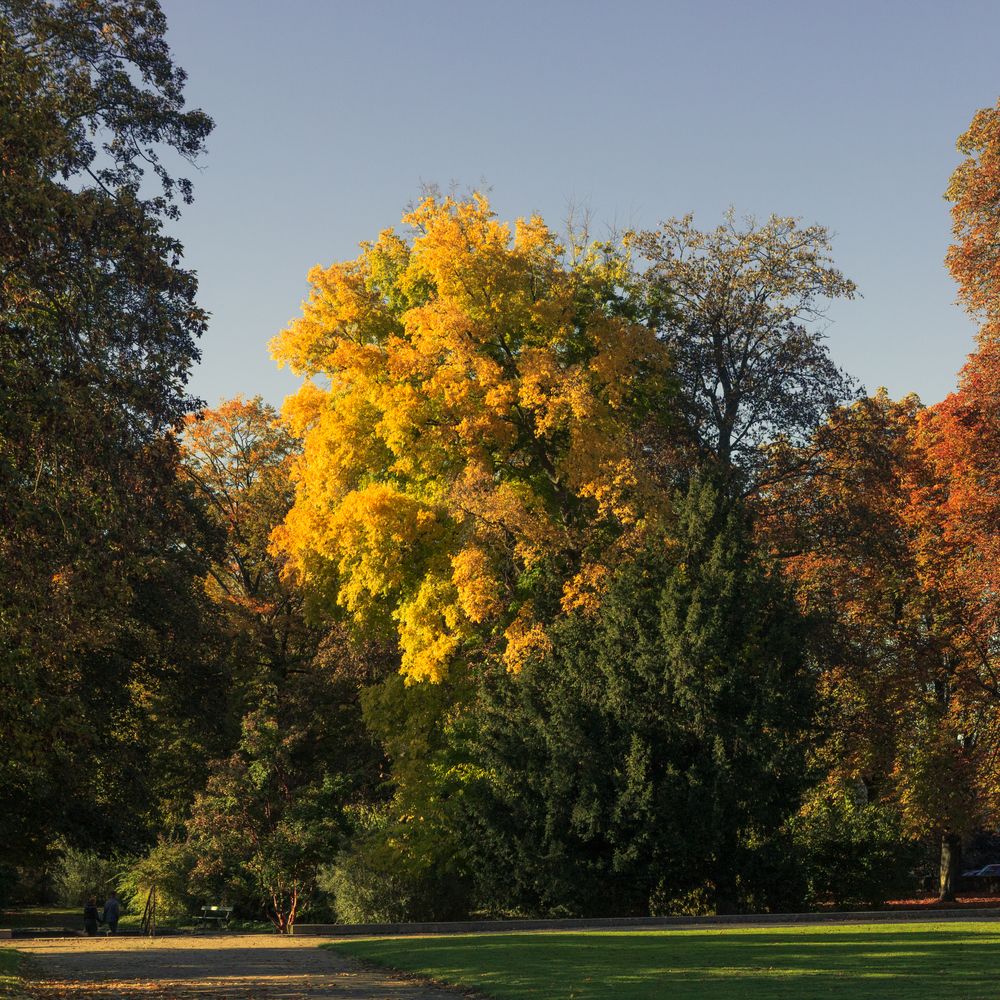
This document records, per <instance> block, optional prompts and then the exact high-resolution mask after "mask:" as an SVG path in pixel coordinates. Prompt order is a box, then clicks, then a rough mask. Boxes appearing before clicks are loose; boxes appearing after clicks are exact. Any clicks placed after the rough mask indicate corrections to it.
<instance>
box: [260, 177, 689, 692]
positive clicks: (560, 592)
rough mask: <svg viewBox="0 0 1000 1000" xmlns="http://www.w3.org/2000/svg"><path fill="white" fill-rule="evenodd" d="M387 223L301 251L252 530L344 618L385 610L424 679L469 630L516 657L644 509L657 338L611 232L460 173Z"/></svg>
mask: <svg viewBox="0 0 1000 1000" xmlns="http://www.w3.org/2000/svg"><path fill="white" fill-rule="evenodd" d="M403 223H404V225H406V226H408V227H410V230H411V232H410V234H409V235H408V236H402V235H400V234H399V233H397V232H396V231H394V230H386V231H384V232H383V233H382V234H381V235H380V236H379V238H378V240H376V241H375V242H373V243H364V244H362V245H361V254H360V255H359V256H358V257H357V258H356V259H355V260H352V261H346V262H343V263H339V264H334V265H333V266H332V267H329V268H319V267H317V268H315V269H314V270H313V271H312V272H311V273H310V275H309V280H310V283H311V285H312V290H311V293H310V296H309V298H308V300H307V301H306V302H305V303H304V305H303V312H302V315H301V317H300V318H298V319H296V320H295V321H293V322H292V323H291V324H290V326H289V327H288V328H287V329H286V330H285V331H284V332H283V333H281V334H280V335H279V336H278V337H277V338H276V339H275V341H274V342H273V344H272V351H273V353H274V356H275V358H276V359H277V361H278V362H279V364H282V365H288V366H289V367H290V368H291V369H292V371H293V372H294V373H296V374H297V375H299V376H302V377H303V378H304V380H305V381H304V384H303V385H302V386H301V388H300V389H299V391H298V392H297V393H296V394H294V395H293V396H291V397H290V398H289V399H288V401H287V402H286V405H285V410H284V418H285V420H286V422H287V424H288V426H289V427H290V429H291V430H292V432H293V433H294V434H295V435H297V436H298V437H300V438H301V439H302V441H303V451H302V455H301V457H299V458H298V459H297V461H296V465H295V469H294V480H295V487H296V497H295V503H294V505H293V507H292V510H291V512H290V513H289V515H288V517H287V519H286V520H285V522H284V524H283V525H282V526H281V527H280V528H279V529H278V530H277V531H276V532H275V534H274V536H273V545H274V546H275V548H276V549H277V550H279V551H280V552H281V553H282V554H283V555H285V556H287V557H288V563H289V565H290V566H291V567H292V569H293V571H294V572H295V573H297V575H298V576H299V578H300V579H301V580H302V581H304V582H305V583H306V585H308V586H310V587H311V588H313V589H315V590H317V591H318V592H319V593H320V594H321V595H324V596H325V598H326V599H327V600H328V601H329V602H330V603H333V602H336V604H338V605H340V606H341V607H342V608H343V609H345V610H346V612H348V613H349V614H350V615H352V616H353V617H354V618H355V620H357V621H358V622H359V623H363V624H365V625H366V626H367V627H373V626H377V625H382V626H385V625H391V626H393V627H394V628H395V629H396V630H397V632H398V636H399V642H400V648H401V651H402V670H403V673H404V674H405V675H406V676H407V677H408V678H409V679H412V680H424V679H430V680H437V679H440V678H441V677H443V676H444V674H445V673H446V671H447V668H448V665H449V662H451V661H452V660H453V659H454V657H455V656H456V654H457V653H459V651H460V650H462V649H463V648H471V647H469V645H468V644H469V643H470V641H475V642H478V643H487V644H491V645H492V646H493V647H494V648H496V649H498V650H501V651H502V652H503V655H504V656H505V657H506V660H507V663H508V666H509V667H510V668H511V669H517V668H518V666H519V665H520V663H521V662H523V660H524V659H525V657H527V656H529V655H531V654H532V652H534V651H537V650H538V649H540V648H544V647H545V645H546V643H547V641H548V640H547V634H546V626H547V624H548V623H549V622H550V621H551V620H552V618H553V617H554V616H555V615H558V614H559V613H561V611H563V610H570V609H576V608H586V607H588V606H590V605H593V604H594V603H595V599H596V597H597V595H599V592H600V588H601V585H602V581H603V579H604V577H605V576H606V572H607V569H608V567H610V566H612V565H614V563H615V562H616V561H618V560H620V559H622V558H624V557H625V556H626V555H627V554H628V553H629V552H630V551H632V550H633V549H634V547H635V546H637V545H638V544H641V543H642V542H644V541H645V540H647V539H648V537H650V533H651V532H652V533H655V532H658V531H661V530H662V523H661V521H662V516H663V514H664V512H665V510H666V506H667V500H666V497H667V494H668V489H667V487H666V485H665V484H661V483H660V482H659V480H658V477H657V475H656V472H655V469H656V467H657V466H656V465H655V464H654V458H655V459H660V460H662V455H655V456H654V455H653V454H652V451H653V449H651V448H650V447H648V446H644V444H643V442H644V441H647V442H648V441H650V440H654V439H655V440H662V438H663V434H662V433H657V434H651V433H650V430H649V428H650V425H651V424H662V423H663V422H664V421H665V420H666V414H667V412H668V410H669V400H670V399H671V393H672V390H671V382H670V378H669V359H668V356H667V353H666V350H665V348H664V346H663V345H662V343H661V342H660V341H659V340H658V339H657V338H656V336H655V335H654V333H653V332H652V331H651V329H650V327H649V325H647V324H645V323H643V322H642V320H641V317H640V316H638V315H636V314H635V313H634V312H632V311H630V307H629V306H628V305H627V303H628V302H629V301H631V299H630V297H629V296H626V295H625V294H623V293H624V290H625V288H626V287H627V284H628V282H629V281H630V273H631V271H630V268H629V265H628V261H627V259H626V258H625V257H624V256H623V254H622V253H620V252H619V251H618V250H617V249H616V248H615V247H613V246H611V245H609V244H586V243H583V242H582V241H581V242H580V243H579V244H578V245H573V246H570V248H569V249H568V250H567V248H566V247H564V246H563V245H561V244H560V242H559V241H558V240H557V238H556V237H555V235H554V234H553V233H552V231H551V230H550V229H549V228H548V227H547V226H546V225H545V223H544V222H543V221H542V219H540V218H538V217H537V216H535V217H532V218H529V219H519V220H518V221H517V222H516V223H515V224H514V225H513V226H510V225H508V224H505V223H503V222H501V221H500V220H498V219H497V217H496V216H495V214H494V213H493V212H492V211H491V209H490V206H489V204H488V202H487V200H486V198H484V197H483V196H481V195H478V194H476V195H473V196H471V197H469V198H465V199H455V198H434V197H428V198H426V199H425V200H423V201H422V202H421V203H420V204H419V205H418V206H417V207H416V208H415V209H414V210H413V211H412V212H410V213H408V214H407V215H405V216H404V218H403ZM661 464H662V463H661Z"/></svg>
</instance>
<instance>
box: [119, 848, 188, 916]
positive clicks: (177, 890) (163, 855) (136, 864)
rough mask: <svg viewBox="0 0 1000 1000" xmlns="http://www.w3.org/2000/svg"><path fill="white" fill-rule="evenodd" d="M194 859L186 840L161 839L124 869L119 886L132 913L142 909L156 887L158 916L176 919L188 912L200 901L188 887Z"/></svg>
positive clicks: (139, 911)
mask: <svg viewBox="0 0 1000 1000" xmlns="http://www.w3.org/2000/svg"><path fill="white" fill-rule="evenodd" d="M195 860H196V858H195V855H194V852H193V850H192V849H191V847H190V846H189V845H188V844H187V843H186V842H184V841H169V840H161V841H160V842H159V843H158V844H157V845H156V846H155V847H154V848H153V849H152V850H151V851H149V853H148V854H146V855H144V856H143V857H141V858H137V859H135V860H134V861H132V862H131V863H130V864H129V865H128V866H127V867H126V868H125V870H124V871H123V872H122V873H121V876H120V878H119V880H118V888H119V891H120V892H121V894H122V898H123V901H124V902H125V905H126V906H127V907H128V908H129V909H130V910H131V911H132V912H133V913H141V912H142V911H143V909H144V908H145V905H146V900H147V899H148V897H149V893H150V891H151V890H152V889H154V888H155V889H156V913H157V919H159V920H164V921H176V920H181V919H183V918H184V917H186V916H188V915H189V914H190V913H192V912H193V911H194V908H195V906H196V904H197V901H196V900H195V899H194V897H193V896H192V895H191V892H190V888H189V879H190V874H191V870H192V869H193V868H194V865H195Z"/></svg>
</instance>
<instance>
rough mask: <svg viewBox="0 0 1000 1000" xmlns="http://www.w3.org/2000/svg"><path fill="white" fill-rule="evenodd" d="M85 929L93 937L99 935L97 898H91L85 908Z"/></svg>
mask: <svg viewBox="0 0 1000 1000" xmlns="http://www.w3.org/2000/svg"><path fill="white" fill-rule="evenodd" d="M83 929H84V930H85V931H86V932H87V934H89V935H90V937H93V936H94V935H95V934H96V933H97V898H96V897H94V896H91V897H90V899H88V900H87V903H86V905H85V906H84V908H83Z"/></svg>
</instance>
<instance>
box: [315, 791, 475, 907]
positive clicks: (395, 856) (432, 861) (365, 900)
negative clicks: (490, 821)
mask: <svg viewBox="0 0 1000 1000" xmlns="http://www.w3.org/2000/svg"><path fill="white" fill-rule="evenodd" d="M355 820H356V822H357V825H358V827H359V832H358V834H357V836H356V837H355V838H354V841H353V843H352V845H351V847H350V848H349V849H348V850H346V851H341V852H340V853H339V854H338V855H337V857H336V860H335V861H334V862H333V864H331V865H328V866H326V867H324V868H323V869H321V871H320V875H319V888H320V889H321V890H322V891H323V892H324V893H326V894H327V895H328V896H329V897H330V898H331V900H332V903H333V908H334V910H335V912H336V915H337V920H338V921H339V922H340V923H348V924H366V923H398V922H401V921H406V920H453V919H458V918H460V917H463V916H465V915H466V913H467V912H468V886H467V885H466V883H465V881H464V880H463V879H462V878H461V877H460V876H459V875H458V874H457V873H456V872H454V871H453V870H452V869H451V859H450V857H448V856H447V852H442V854H441V856H436V855H435V854H433V852H430V851H423V850H421V851H416V850H413V849H411V845H410V844H408V842H407V836H406V834H407V832H408V831H406V830H405V829H404V827H405V824H400V823H398V822H394V821H393V820H392V818H391V816H390V811H389V809H388V808H386V807H378V808H364V809H360V810H357V811H356V813H355Z"/></svg>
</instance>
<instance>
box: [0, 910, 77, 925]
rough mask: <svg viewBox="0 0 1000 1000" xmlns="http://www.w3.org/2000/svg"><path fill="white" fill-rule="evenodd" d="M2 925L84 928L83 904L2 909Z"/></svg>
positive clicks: (0, 917)
mask: <svg viewBox="0 0 1000 1000" xmlns="http://www.w3.org/2000/svg"><path fill="white" fill-rule="evenodd" d="M0 927H79V928H80V929H81V930H82V929H83V906H78V907H76V908H70V907H55V906H30V907H23V908H20V909H14V910H0Z"/></svg>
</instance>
